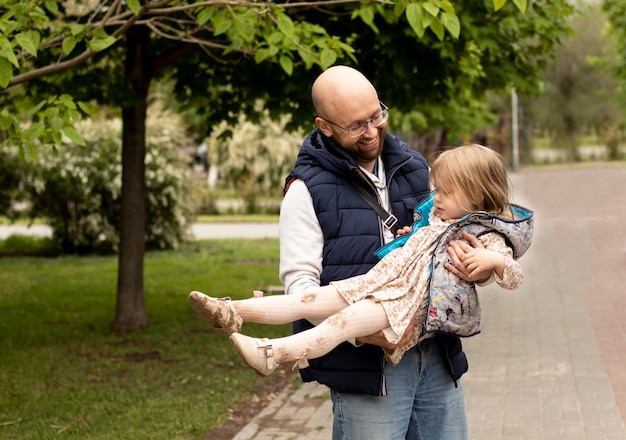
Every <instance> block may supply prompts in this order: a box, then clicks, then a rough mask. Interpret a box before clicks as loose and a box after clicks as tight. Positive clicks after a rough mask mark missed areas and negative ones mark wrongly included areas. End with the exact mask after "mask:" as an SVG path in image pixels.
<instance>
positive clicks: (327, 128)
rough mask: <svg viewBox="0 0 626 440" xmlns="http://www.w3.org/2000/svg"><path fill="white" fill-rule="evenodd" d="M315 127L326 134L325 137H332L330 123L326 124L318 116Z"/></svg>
mask: <svg viewBox="0 0 626 440" xmlns="http://www.w3.org/2000/svg"><path fill="white" fill-rule="evenodd" d="M315 125H317V128H319V129H320V131H321V132H322V133H324V135H325V136H328V137H330V136H331V134H332V132H331V131H330V126H329V124H328V122H326V121H325V120H324V119H322V118H320V117H319V116H317V117H316V118H315Z"/></svg>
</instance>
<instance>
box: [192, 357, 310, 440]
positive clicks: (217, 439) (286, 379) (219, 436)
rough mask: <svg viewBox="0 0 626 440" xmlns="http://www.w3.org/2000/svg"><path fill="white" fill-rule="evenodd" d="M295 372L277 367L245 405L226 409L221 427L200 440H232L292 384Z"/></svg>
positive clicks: (283, 367) (289, 368) (289, 367)
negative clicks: (225, 418) (226, 413)
mask: <svg viewBox="0 0 626 440" xmlns="http://www.w3.org/2000/svg"><path fill="white" fill-rule="evenodd" d="M297 374H298V373H297V372H294V371H292V370H291V366H290V365H285V366H282V365H281V366H279V367H278V369H277V370H276V371H275V372H274V373H272V374H271V375H270V376H268V377H267V378H265V379H264V380H263V381H262V382H261V385H260V386H259V388H258V389H257V392H256V393H255V394H254V395H253V396H252V397H251V398H250V400H249V401H248V402H246V403H245V404H241V405H238V406H236V407H234V408H229V409H228V419H227V420H226V421H225V422H224V423H222V425H221V426H220V427H219V428H217V429H214V430H213V431H211V432H209V433H207V434H206V435H205V436H204V437H203V438H202V440H232V439H233V437H235V436H236V435H237V434H238V433H239V431H241V430H242V429H243V428H244V426H246V425H247V424H248V423H249V422H250V421H252V419H254V418H255V417H256V416H257V415H258V414H259V413H260V412H261V411H263V409H264V408H265V407H266V406H267V405H269V403H270V402H271V401H272V399H274V398H275V397H276V396H277V395H278V394H279V393H280V392H281V391H283V390H284V389H285V387H287V385H289V384H290V383H292V381H293V378H294V376H295V375H297Z"/></svg>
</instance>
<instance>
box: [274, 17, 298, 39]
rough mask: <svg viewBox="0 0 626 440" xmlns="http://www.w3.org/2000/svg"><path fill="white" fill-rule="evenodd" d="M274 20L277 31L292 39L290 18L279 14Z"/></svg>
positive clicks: (292, 27)
mask: <svg viewBox="0 0 626 440" xmlns="http://www.w3.org/2000/svg"><path fill="white" fill-rule="evenodd" d="M276 18H277V20H276V21H277V23H278V29H280V31H281V32H282V33H283V34H285V35H287V36H288V37H293V29H294V26H293V21H291V18H289V16H288V15H287V14H279V15H278V17H276Z"/></svg>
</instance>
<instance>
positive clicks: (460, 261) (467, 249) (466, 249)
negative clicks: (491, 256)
mask: <svg viewBox="0 0 626 440" xmlns="http://www.w3.org/2000/svg"><path fill="white" fill-rule="evenodd" d="M461 236H462V237H463V238H464V239H465V240H467V242H468V243H469V244H468V243H465V242H464V241H461V240H453V241H451V242H450V243H449V244H448V255H449V256H450V259H451V260H452V264H450V263H446V264H445V265H444V267H445V268H446V269H448V270H449V271H450V272H452V273H453V274H454V275H456V276H457V277H459V278H461V279H462V280H465V281H473V282H477V283H481V282H485V281H487V280H488V279H489V278H490V277H491V274H492V272H493V269H491V268H489V269H482V268H477V267H475V266H474V267H472V268H471V269H470V268H468V267H467V265H468V261H467V258H468V255H469V254H470V253H471V252H473V251H474V249H485V246H484V245H483V244H482V242H481V241H480V240H479V239H478V238H476V236H474V235H472V234H469V233H467V232H465V231H461Z"/></svg>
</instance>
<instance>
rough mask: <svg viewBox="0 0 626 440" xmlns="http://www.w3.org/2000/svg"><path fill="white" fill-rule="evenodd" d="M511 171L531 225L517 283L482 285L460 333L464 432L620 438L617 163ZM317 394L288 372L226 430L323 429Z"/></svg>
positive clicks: (320, 392) (302, 434)
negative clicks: (478, 318) (465, 334)
mask: <svg viewBox="0 0 626 440" xmlns="http://www.w3.org/2000/svg"><path fill="white" fill-rule="evenodd" d="M511 179H512V181H513V184H514V187H515V200H516V201H517V202H518V203H520V204H523V205H525V206H528V207H529V208H531V209H533V210H534V211H535V214H536V231H535V237H534V241H533V245H532V247H531V249H530V250H529V252H528V253H527V254H526V255H525V256H524V257H523V258H522V260H521V264H522V266H523V268H524V271H525V274H526V278H525V282H524V284H523V285H522V286H521V287H520V289H518V290H517V291H514V292H505V291H502V290H500V289H498V288H497V287H494V286H490V287H488V288H485V289H483V290H482V291H481V303H482V307H483V333H482V334H480V335H478V336H475V337H473V338H469V339H466V340H464V347H465V350H466V353H467V355H468V358H469V362H470V370H469V372H468V373H467V374H466V375H465V376H464V377H463V380H462V384H463V387H464V389H465V395H466V400H467V408H468V416H469V425H470V433H471V436H472V438H473V439H475V440H496V439H497V440H522V439H524V440H542V439H545V440H557V439H563V440H583V439H585V440H626V429H625V425H624V421H625V420H626V368H625V367H624V366H625V365H626V317H625V316H624V315H625V314H626V289H625V288H624V286H626V227H625V226H624V223H625V222H626V220H625V219H626V168H619V169H618V168H595V169H582V170H571V171H543V172H532V173H519V174H513V175H512V176H511ZM328 395H329V394H328V390H327V389H326V388H325V387H324V386H321V385H317V384H301V383H299V382H297V383H296V384H295V385H294V386H292V387H289V388H287V389H285V390H284V391H283V392H282V393H281V394H279V395H278V396H277V398H276V399H275V400H274V401H273V402H272V403H271V404H270V405H269V406H268V407H267V408H265V409H264V410H263V411H262V412H261V413H260V414H259V415H258V416H257V417H256V418H255V419H254V420H252V421H251V422H250V423H249V424H248V425H247V426H246V427H245V428H244V429H243V430H242V431H241V432H240V433H239V434H238V435H237V436H236V437H235V440H248V439H255V440H269V439H272V440H287V439H298V440H301V439H307V440H327V439H330V438H331V404H330V401H329V397H328Z"/></svg>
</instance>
